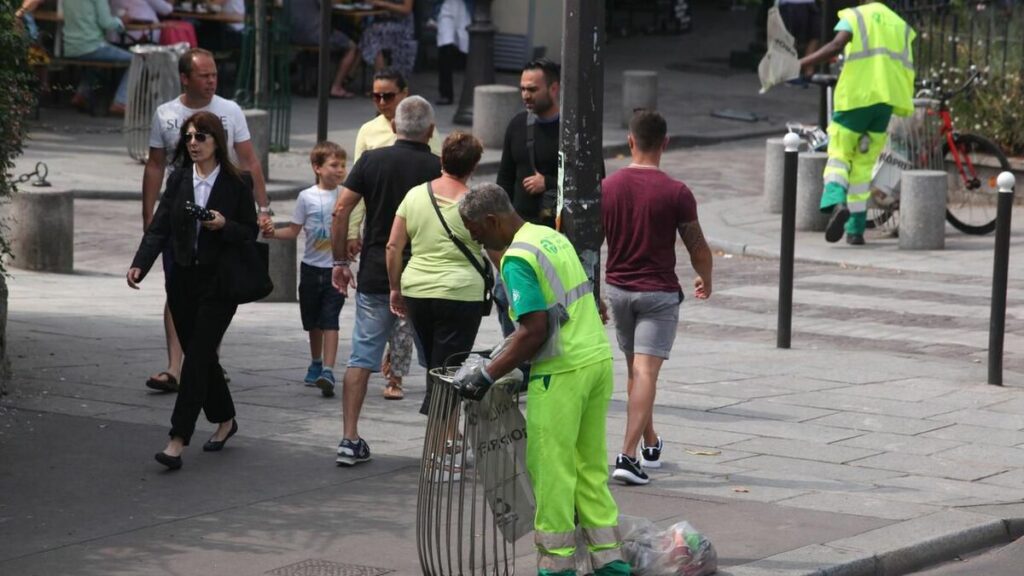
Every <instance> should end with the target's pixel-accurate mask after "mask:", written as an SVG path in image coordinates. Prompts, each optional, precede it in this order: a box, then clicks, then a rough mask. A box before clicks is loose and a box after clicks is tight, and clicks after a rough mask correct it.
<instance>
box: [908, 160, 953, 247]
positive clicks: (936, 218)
mask: <svg viewBox="0 0 1024 576" xmlns="http://www.w3.org/2000/svg"><path fill="white" fill-rule="evenodd" d="M946 178H947V176H946V173H945V172H942V171H940V170H904V171H903V177H902V179H901V180H900V244H899V246H900V250H942V249H943V248H945V247H946V189H947V187H948V183H947V180H946Z"/></svg>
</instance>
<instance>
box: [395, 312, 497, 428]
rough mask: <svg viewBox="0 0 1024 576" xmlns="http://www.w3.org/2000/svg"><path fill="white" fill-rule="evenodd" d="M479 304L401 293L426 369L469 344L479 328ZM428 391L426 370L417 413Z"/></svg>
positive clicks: (426, 407) (427, 399) (426, 402)
mask: <svg viewBox="0 0 1024 576" xmlns="http://www.w3.org/2000/svg"><path fill="white" fill-rule="evenodd" d="M480 306H481V304H480V302H462V301H459V300H442V299H440V298H410V297H408V296H406V297H405V307H406V310H407V312H408V314H409V321H411V322H412V327H413V329H414V330H415V331H416V336H417V337H418V338H419V340H420V345H421V346H422V347H423V358H424V360H426V361H427V368H428V369H433V368H440V367H441V366H444V361H445V360H446V359H447V358H448V357H449V356H452V355H453V354H458V353H460V352H468V351H469V350H471V349H472V348H473V342H474V341H475V340H476V333H477V331H478V330H479V329H480ZM430 392H431V384H430V374H427V394H426V396H425V397H424V398H423V404H422V405H420V414H427V412H428V411H429V409H430Z"/></svg>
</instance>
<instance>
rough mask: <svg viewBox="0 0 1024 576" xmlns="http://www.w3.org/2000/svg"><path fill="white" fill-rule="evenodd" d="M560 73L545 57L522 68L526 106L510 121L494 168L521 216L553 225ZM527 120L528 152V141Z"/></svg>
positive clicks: (520, 87)
mask: <svg viewBox="0 0 1024 576" xmlns="http://www.w3.org/2000/svg"><path fill="white" fill-rule="evenodd" d="M561 71H562V70H561V67H560V66H559V65H558V64H556V63H554V62H552V61H550V60H548V59H546V58H540V59H537V60H533V61H531V62H529V63H527V64H526V66H525V67H524V68H523V74H522V76H521V77H520V79H519V92H520V94H521V95H522V97H523V104H525V105H526V110H523V111H522V112H520V113H519V114H516V115H515V116H514V117H513V118H512V121H511V122H509V123H508V128H507V129H506V130H505V144H504V146H503V147H502V150H501V166H500V168H498V186H501V187H502V188H504V189H505V192H506V193H508V196H509V198H511V200H512V207H513V208H515V209H516V212H518V213H519V215H520V216H521V217H522V218H523V220H526V221H527V222H531V223H534V224H544V225H546V226H552V227H554V225H555V215H554V210H553V208H554V203H553V200H554V194H555V191H556V190H557V189H558V120H559V118H560V113H561V111H560V109H559V107H558V96H559V90H560V81H559V75H560V74H561ZM531 124H532V132H533V146H532V148H533V150H532V153H531V150H530V145H529V143H528V134H529V132H530V131H531V128H529V126H530V125H531ZM546 191H547V194H545V192H546ZM545 196H547V201H545V199H544V198H545Z"/></svg>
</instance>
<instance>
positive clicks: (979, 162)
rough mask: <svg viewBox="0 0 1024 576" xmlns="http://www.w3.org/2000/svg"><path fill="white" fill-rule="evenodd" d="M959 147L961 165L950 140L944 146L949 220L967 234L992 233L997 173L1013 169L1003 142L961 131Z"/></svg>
mask: <svg viewBox="0 0 1024 576" xmlns="http://www.w3.org/2000/svg"><path fill="white" fill-rule="evenodd" d="M956 148H957V154H958V156H959V158H960V166H959V167H957V164H956V160H955V159H954V157H953V154H952V153H951V151H950V149H949V143H948V142H947V143H946V144H943V146H942V157H943V158H944V159H945V170H946V174H948V181H949V190H948V193H947V196H946V221H947V222H949V223H950V224H952V225H953V227H954V228H956V229H957V230H959V231H961V232H963V233H965V234H976V235H981V234H988V233H990V232H992V231H993V230H995V229H996V205H997V200H998V197H999V194H998V192H999V188H998V187H997V186H996V177H997V176H999V173H1000V172H1003V171H1005V170H1009V169H1010V162H1009V161H1008V160H1007V159H1006V155H1005V154H1003V151H1002V150H1001V149H1000V148H999V146H996V144H995V143H994V142H992V141H991V140H989V139H988V138H985V137H983V136H978V135H976V134H961V135H959V136H958V137H957V138H956Z"/></svg>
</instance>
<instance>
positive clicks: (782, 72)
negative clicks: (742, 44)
mask: <svg viewBox="0 0 1024 576" xmlns="http://www.w3.org/2000/svg"><path fill="white" fill-rule="evenodd" d="M757 75H758V77H759V78H760V79H761V94H764V93H765V92H767V91H768V90H770V89H771V88H772V87H774V86H776V85H778V84H781V83H783V82H785V81H786V80H792V79H793V78H796V77H797V76H799V75H800V56H799V55H798V54H797V51H796V39H795V38H793V35H792V34H790V33H789V31H788V30H786V25H785V24H784V23H783V22H782V16H781V15H780V14H779V7H778V6H772V7H771V8H770V9H769V10H768V51H767V52H765V55H764V58H762V59H761V63H760V64H759V65H758V66H757Z"/></svg>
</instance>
